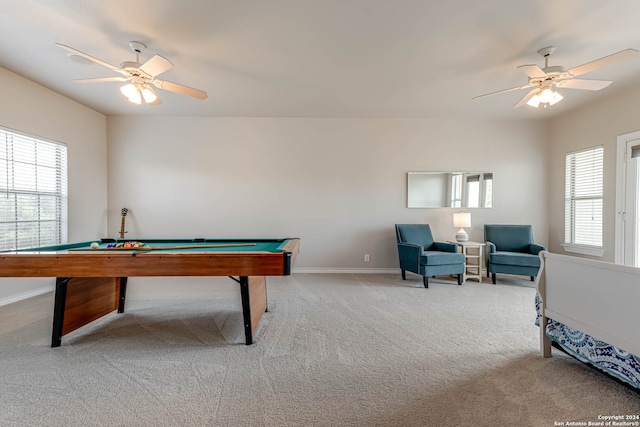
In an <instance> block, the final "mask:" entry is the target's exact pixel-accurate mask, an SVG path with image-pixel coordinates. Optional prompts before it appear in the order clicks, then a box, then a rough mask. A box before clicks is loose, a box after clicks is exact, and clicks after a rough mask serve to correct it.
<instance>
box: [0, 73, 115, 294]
mask: <svg viewBox="0 0 640 427" xmlns="http://www.w3.org/2000/svg"><path fill="white" fill-rule="evenodd" d="M0 87H2V96H0V126H3V127H6V128H10V129H13V130H16V131H18V132H23V133H26V134H29V135H33V136H37V137H41V138H45V139H49V140H53V141H57V142H62V143H65V144H67V150H68V167H69V175H68V177H69V240H70V241H77V240H83V239H93V238H97V237H102V236H104V235H105V233H106V230H107V228H106V225H107V218H106V211H107V164H106V157H107V151H106V117H105V116H104V115H102V114H99V113H96V112H95V111H93V110H91V109H89V108H87V107H84V106H82V105H80V104H78V103H77V102H75V101H72V100H70V99H68V98H66V97H64V96H61V95H59V94H57V93H55V92H52V91H51V90H49V89H46V88H44V87H42V86H39V85H37V84H35V83H33V82H31V81H29V80H27V79H24V78H23V77H20V76H18V75H17V74H14V73H12V72H10V71H7V70H5V69H3V68H0ZM53 283H54V281H53V280H52V279H45V280H36V279H0V305H1V304H3V303H6V302H10V301H13V300H14V299H16V298H19V297H20V296H21V295H22V296H25V295H32V294H34V293H37V292H40V291H41V290H42V289H49V288H52V286H53Z"/></svg>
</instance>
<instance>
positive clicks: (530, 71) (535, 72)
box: [517, 64, 547, 79]
mask: <svg viewBox="0 0 640 427" xmlns="http://www.w3.org/2000/svg"><path fill="white" fill-rule="evenodd" d="M517 68H518V70H520V71H522V72H523V73H525V74H526V75H527V76H528V77H529V78H531V79H539V78H542V77H545V76H546V75H547V73H545V72H544V71H542V68H540V67H538V66H537V65H535V64H529V65H520V66H519V67H517Z"/></svg>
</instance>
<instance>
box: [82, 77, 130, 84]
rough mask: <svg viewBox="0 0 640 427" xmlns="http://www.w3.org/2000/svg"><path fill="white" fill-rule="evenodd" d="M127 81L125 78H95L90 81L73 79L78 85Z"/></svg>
mask: <svg viewBox="0 0 640 427" xmlns="http://www.w3.org/2000/svg"><path fill="white" fill-rule="evenodd" d="M127 80H129V79H128V78H126V77H96V78H92V79H75V80H73V81H74V82H78V83H104V82H126V81H127Z"/></svg>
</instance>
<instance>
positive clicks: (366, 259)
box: [364, 254, 369, 262]
mask: <svg viewBox="0 0 640 427" xmlns="http://www.w3.org/2000/svg"><path fill="white" fill-rule="evenodd" d="M364 262H369V254H364Z"/></svg>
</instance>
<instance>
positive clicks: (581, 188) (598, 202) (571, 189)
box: [563, 146, 604, 256]
mask: <svg viewBox="0 0 640 427" xmlns="http://www.w3.org/2000/svg"><path fill="white" fill-rule="evenodd" d="M603 157H604V148H603V147H602V146H600V147H595V148H590V149H587V150H583V151H578V152H574V153H569V154H567V158H566V180H565V226H564V238H565V244H564V245H563V246H564V248H565V250H567V251H569V252H578V253H583V254H587V255H598V256H601V255H602V253H603V251H602V182H603V175H602V169H603Z"/></svg>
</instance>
